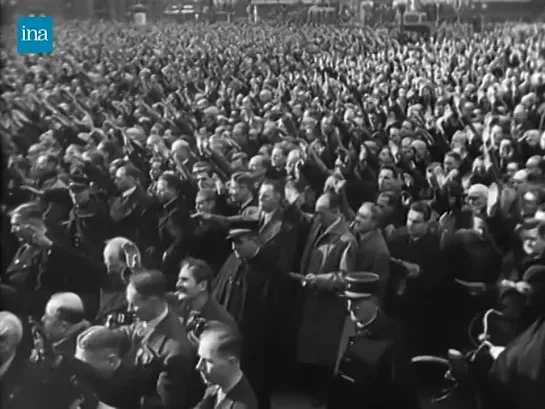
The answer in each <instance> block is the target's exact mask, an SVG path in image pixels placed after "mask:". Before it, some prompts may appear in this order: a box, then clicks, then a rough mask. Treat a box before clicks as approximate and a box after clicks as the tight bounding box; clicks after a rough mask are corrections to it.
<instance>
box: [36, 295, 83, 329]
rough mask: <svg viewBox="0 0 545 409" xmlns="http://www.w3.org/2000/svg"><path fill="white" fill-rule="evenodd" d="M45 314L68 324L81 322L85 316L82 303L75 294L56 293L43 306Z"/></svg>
mask: <svg viewBox="0 0 545 409" xmlns="http://www.w3.org/2000/svg"><path fill="white" fill-rule="evenodd" d="M45 314H46V315H48V316H51V317H56V318H57V319H59V320H61V321H65V322H69V323H77V322H79V321H81V320H82V319H83V317H84V315H85V308H84V306H83V301H82V300H81V298H80V297H79V295H77V294H75V293H57V294H55V295H53V296H52V297H51V298H50V299H49V301H48V302H47V305H46V306H45Z"/></svg>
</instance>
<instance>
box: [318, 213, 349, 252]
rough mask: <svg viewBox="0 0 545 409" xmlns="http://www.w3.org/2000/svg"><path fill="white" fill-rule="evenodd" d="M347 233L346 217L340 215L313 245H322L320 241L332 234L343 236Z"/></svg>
mask: <svg viewBox="0 0 545 409" xmlns="http://www.w3.org/2000/svg"><path fill="white" fill-rule="evenodd" d="M344 233H345V229H344V217H342V216H341V217H339V219H338V220H337V221H335V222H334V223H333V224H332V225H331V226H329V227H328V228H327V229H326V230H325V231H324V232H323V233H322V234H321V235H320V236H318V238H317V239H316V241H315V242H314V245H313V247H316V246H318V245H320V243H321V242H322V241H323V240H325V239H326V238H328V237H331V236H341V235H343V234H344Z"/></svg>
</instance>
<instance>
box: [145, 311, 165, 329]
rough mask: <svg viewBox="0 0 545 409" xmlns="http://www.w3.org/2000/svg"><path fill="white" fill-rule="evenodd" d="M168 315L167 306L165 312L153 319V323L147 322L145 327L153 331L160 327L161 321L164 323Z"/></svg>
mask: <svg viewBox="0 0 545 409" xmlns="http://www.w3.org/2000/svg"><path fill="white" fill-rule="evenodd" d="M167 314H168V307H166V306H165V310H164V311H163V312H162V313H161V314H159V315H158V316H157V317H155V318H154V319H152V320H151V321H148V322H145V323H144V326H145V327H146V328H147V329H153V328H155V327H156V326H157V325H159V323H160V322H161V321H163V320H164V319H165V317H166V316H167Z"/></svg>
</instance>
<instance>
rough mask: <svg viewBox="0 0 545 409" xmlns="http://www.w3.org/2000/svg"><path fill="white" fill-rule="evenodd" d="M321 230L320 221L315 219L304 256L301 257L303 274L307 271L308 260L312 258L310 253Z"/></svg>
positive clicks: (301, 271)
mask: <svg viewBox="0 0 545 409" xmlns="http://www.w3.org/2000/svg"><path fill="white" fill-rule="evenodd" d="M319 232H320V222H319V221H318V220H317V219H314V220H313V222H312V226H311V227H310V233H309V235H308V237H307V241H306V243H305V249H304V251H303V256H302V257H301V265H300V273H301V274H305V273H306V271H307V267H308V261H309V259H310V253H311V250H312V248H313V247H314V243H315V242H316V238H317V237H318V233H319Z"/></svg>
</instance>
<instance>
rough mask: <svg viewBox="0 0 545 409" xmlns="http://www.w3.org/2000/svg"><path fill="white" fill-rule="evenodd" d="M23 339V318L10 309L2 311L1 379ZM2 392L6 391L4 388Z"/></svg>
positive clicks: (0, 340)
mask: <svg viewBox="0 0 545 409" xmlns="http://www.w3.org/2000/svg"><path fill="white" fill-rule="evenodd" d="M22 339H23V323H22V322H21V320H20V319H19V318H17V316H16V315H15V314H12V313H11V312H9V311H0V379H2V378H3V377H4V375H5V374H6V373H7V372H8V369H10V366H11V364H12V362H13V360H14V359H15V356H16V354H17V350H18V348H19V345H20V344H21V341H22ZM2 393H3V394H4V393H6V391H4V390H2Z"/></svg>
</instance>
